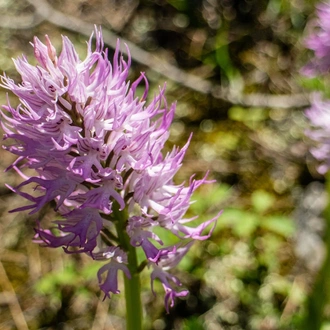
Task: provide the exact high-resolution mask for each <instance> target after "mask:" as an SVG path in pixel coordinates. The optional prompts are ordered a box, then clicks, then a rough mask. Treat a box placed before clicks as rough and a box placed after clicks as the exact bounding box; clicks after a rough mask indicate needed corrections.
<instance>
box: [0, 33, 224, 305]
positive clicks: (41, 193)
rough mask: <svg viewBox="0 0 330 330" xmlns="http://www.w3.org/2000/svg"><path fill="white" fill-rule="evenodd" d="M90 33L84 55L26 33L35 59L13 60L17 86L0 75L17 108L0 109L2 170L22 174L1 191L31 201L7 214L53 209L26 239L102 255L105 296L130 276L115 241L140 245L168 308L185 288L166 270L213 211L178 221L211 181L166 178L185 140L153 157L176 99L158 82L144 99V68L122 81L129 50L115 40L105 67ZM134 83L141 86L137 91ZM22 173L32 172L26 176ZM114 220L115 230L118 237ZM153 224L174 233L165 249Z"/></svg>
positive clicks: (203, 234) (203, 231)
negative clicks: (169, 99) (10, 157)
mask: <svg viewBox="0 0 330 330" xmlns="http://www.w3.org/2000/svg"><path fill="white" fill-rule="evenodd" d="M92 37H93V36H91V38H90V40H89V42H88V44H87V56H86V58H85V59H83V60H81V59H80V57H79V55H78V54H77V52H76V51H75V48H74V46H73V44H72V43H71V42H70V41H69V39H68V38H67V37H63V39H62V41H63V46H62V51H61V53H60V54H59V55H57V53H56V50H55V48H54V47H53V45H52V44H51V41H50V39H49V38H48V37H47V36H46V43H45V44H43V43H42V42H41V41H40V40H39V39H38V38H34V42H33V47H34V55H35V58H36V60H37V62H38V64H37V65H36V66H34V65H31V64H30V63H29V62H28V60H27V58H26V57H24V56H23V57H21V58H18V59H16V60H15V61H14V62H15V66H16V69H17V71H18V72H19V74H20V75H21V82H20V83H16V82H14V81H13V80H12V79H10V78H9V77H7V76H6V75H3V76H2V84H1V85H2V87H5V88H6V89H8V90H10V91H11V92H12V93H14V94H15V95H16V96H17V97H18V99H19V101H20V104H19V105H18V106H17V107H16V108H14V107H12V106H11V105H10V103H9V101H8V104H7V105H4V106H2V110H1V112H0V114H1V117H2V121H1V125H2V127H3V129H4V132H5V135H4V140H5V146H4V148H5V149H7V150H8V151H9V152H11V153H13V154H15V155H17V160H16V161H15V162H14V163H13V164H12V165H11V166H9V168H8V169H7V170H9V169H14V170H16V171H17V172H18V174H20V175H21V177H22V178H23V180H24V181H23V182H22V183H21V184H19V185H18V186H17V187H9V188H10V189H11V190H12V191H14V192H15V193H17V194H18V195H20V196H22V197H23V198H25V199H26V200H28V201H29V202H30V204H29V205H27V206H22V207H19V208H17V209H15V210H13V211H22V210H30V214H38V212H39V211H41V210H42V209H43V208H44V207H47V206H49V204H50V203H52V204H53V205H55V207H54V209H55V211H56V212H58V214H59V217H60V218H61V219H60V220H55V221H54V222H53V223H54V226H53V227H52V228H49V229H43V228H42V227H41V221H38V227H37V228H36V237H35V240H36V241H37V242H39V243H41V244H42V245H43V246H48V247H53V248H56V247H63V249H64V251H65V252H66V253H86V254H88V255H89V256H90V257H92V258H93V259H94V260H103V261H109V262H108V263H107V264H105V265H103V266H102V267H101V268H100V270H99V272H98V279H99V283H100V288H101V290H102V291H103V292H104V294H105V297H109V296H110V292H112V293H115V294H117V293H119V290H118V282H117V276H118V271H119V270H121V271H122V272H124V273H125V274H126V276H127V277H128V278H130V277H131V276H133V275H134V274H131V273H130V265H129V263H128V259H127V252H128V248H127V246H125V244H124V243H122V241H121V238H120V237H122V235H127V240H126V241H127V242H129V244H130V245H131V246H132V247H133V248H139V247H141V248H142V249H143V251H144V253H145V258H146V263H148V265H149V266H150V267H151V268H152V269H153V271H152V273H151V283H152V286H153V281H154V280H155V279H159V280H160V281H161V283H162V285H163V287H164V290H165V305H166V310H167V311H168V310H169V307H170V306H173V303H174V299H175V297H182V296H185V295H186V294H187V291H186V290H183V291H178V289H177V288H178V287H179V286H180V285H181V283H180V281H179V280H178V279H177V278H176V277H174V276H173V275H171V274H170V273H169V270H170V269H172V268H174V267H175V266H176V265H177V264H178V263H179V262H180V260H181V259H182V257H183V256H184V255H185V254H186V253H187V252H188V250H189V248H190V247H191V245H192V244H193V242H194V241H195V240H204V239H207V238H208V237H209V236H210V235H211V233H212V231H213V229H214V227H215V224H216V220H217V218H218V216H219V215H220V213H219V214H218V215H217V216H216V217H214V218H212V219H210V220H208V221H205V222H204V223H202V224H200V225H198V226H197V227H195V228H194V227H192V226H188V225H187V223H189V222H190V221H192V220H194V219H195V218H191V219H185V218H184V216H185V214H186V212H187V210H188V208H189V205H190V204H191V196H192V194H193V192H194V191H195V190H196V189H197V188H198V187H199V186H200V185H202V184H204V183H209V182H210V181H207V180H206V176H205V177H204V178H203V179H201V180H196V179H194V178H193V177H192V178H191V179H190V182H189V185H188V186H185V185H184V184H180V185H176V184H174V182H173V177H174V175H175V174H176V172H177V171H178V170H179V168H180V167H181V164H182V160H183V157H184V155H185V152H186V150H187V148H188V145H189V142H190V138H189V140H188V142H187V143H186V145H185V146H184V147H183V148H181V149H180V148H177V147H174V148H173V150H172V151H171V152H169V153H167V154H166V155H163V153H162V150H163V147H164V145H165V143H166V141H167V139H168V136H169V127H170V125H171V122H172V120H173V116H174V111H175V104H172V105H170V106H168V105H167V103H166V99H165V95H164V93H165V88H161V89H160V90H159V94H158V95H155V96H154V98H153V99H152V100H151V101H150V103H149V104H147V103H146V98H147V95H148V86H149V85H148V81H147V79H146V77H145V75H144V73H141V75H140V77H138V79H137V80H136V81H134V82H133V83H130V82H129V81H128V80H127V78H128V73H129V72H128V71H129V68H130V56H129V55H128V60H127V61H125V60H124V58H123V56H121V55H120V53H119V43H118V45H117V48H116V49H115V52H114V56H113V61H112V63H111V62H110V61H109V60H108V55H109V54H108V49H106V48H104V44H103V39H102V34H101V30H98V29H95V39H96V45H95V49H92V44H93V40H92ZM128 54H129V52H128ZM142 83H143V84H144V86H145V90H144V92H143V94H142V97H138V96H137V95H136V90H137V87H138V86H139V85H140V84H142ZM25 169H30V170H34V171H35V174H34V175H32V176H29V175H28V174H26V173H25ZM28 173H31V171H29V172H28ZM31 185H32V188H33V189H31V190H30V192H27V191H29V190H28V188H29V187H30V186H31ZM118 223H121V224H122V225H121V226H119V227H120V228H124V229H123V231H124V233H123V232H120V233H119V234H118V232H117V230H119V229H117V228H119V227H118ZM156 227H162V228H163V230H165V231H168V232H170V233H173V234H174V235H176V236H177V239H178V243H177V244H176V245H174V246H164V243H163V241H162V240H161V238H160V237H158V236H157V234H155V232H154V229H155V228H156ZM209 227H210V228H209ZM125 228H126V233H125ZM207 228H209V229H207Z"/></svg>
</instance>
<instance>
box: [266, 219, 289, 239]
mask: <svg viewBox="0 0 330 330" xmlns="http://www.w3.org/2000/svg"><path fill="white" fill-rule="evenodd" d="M260 226H261V227H262V228H264V229H267V230H270V231H272V232H274V233H276V234H279V235H282V236H284V237H290V236H292V235H293V234H294V232H295V226H294V223H293V220H292V219H291V218H289V217H286V216H282V215H272V216H268V217H265V218H264V219H263V220H262V221H261V223H260Z"/></svg>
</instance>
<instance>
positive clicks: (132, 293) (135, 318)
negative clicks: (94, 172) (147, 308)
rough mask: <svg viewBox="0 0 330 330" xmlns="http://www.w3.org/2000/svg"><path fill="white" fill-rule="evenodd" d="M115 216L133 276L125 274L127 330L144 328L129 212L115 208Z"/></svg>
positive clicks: (121, 244) (138, 276)
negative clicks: (128, 276)
mask: <svg viewBox="0 0 330 330" xmlns="http://www.w3.org/2000/svg"><path fill="white" fill-rule="evenodd" d="M113 214H114V218H115V219H116V229H117V235H118V238H119V244H120V246H121V247H122V249H123V250H125V252H127V257H128V269H129V271H130V273H131V278H130V279H128V278H127V277H126V276H124V285H125V301H126V330H142V303H141V283H140V275H139V269H138V261H137V255H136V249H135V248H134V247H133V246H132V245H131V244H130V242H129V237H128V234H127V232H126V222H127V218H128V216H127V212H126V211H125V210H124V211H119V209H118V207H115V208H114V212H113Z"/></svg>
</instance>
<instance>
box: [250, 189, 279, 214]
mask: <svg viewBox="0 0 330 330" xmlns="http://www.w3.org/2000/svg"><path fill="white" fill-rule="evenodd" d="M274 201H275V197H274V196H273V195H272V194H270V193H268V192H267V191H265V190H256V191H254V192H253V193H252V195H251V202H252V206H253V208H254V209H255V210H256V212H258V213H263V212H265V211H266V210H268V209H269V208H270V207H271V206H272V205H273V204H274Z"/></svg>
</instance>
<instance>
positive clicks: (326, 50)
mask: <svg viewBox="0 0 330 330" xmlns="http://www.w3.org/2000/svg"><path fill="white" fill-rule="evenodd" d="M311 27H312V31H313V32H312V33H311V34H310V35H309V36H308V37H307V38H306V40H305V41H306V42H305V44H306V46H307V48H309V49H311V50H312V51H313V53H314V56H315V57H314V58H313V59H312V61H311V62H310V63H309V64H308V65H306V66H305V67H304V69H303V71H304V73H305V74H306V75H308V76H314V75H317V74H326V73H329V72H330V56H329V55H330V2H322V3H320V4H319V5H318V6H317V18H316V19H315V20H313V21H312V24H311Z"/></svg>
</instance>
